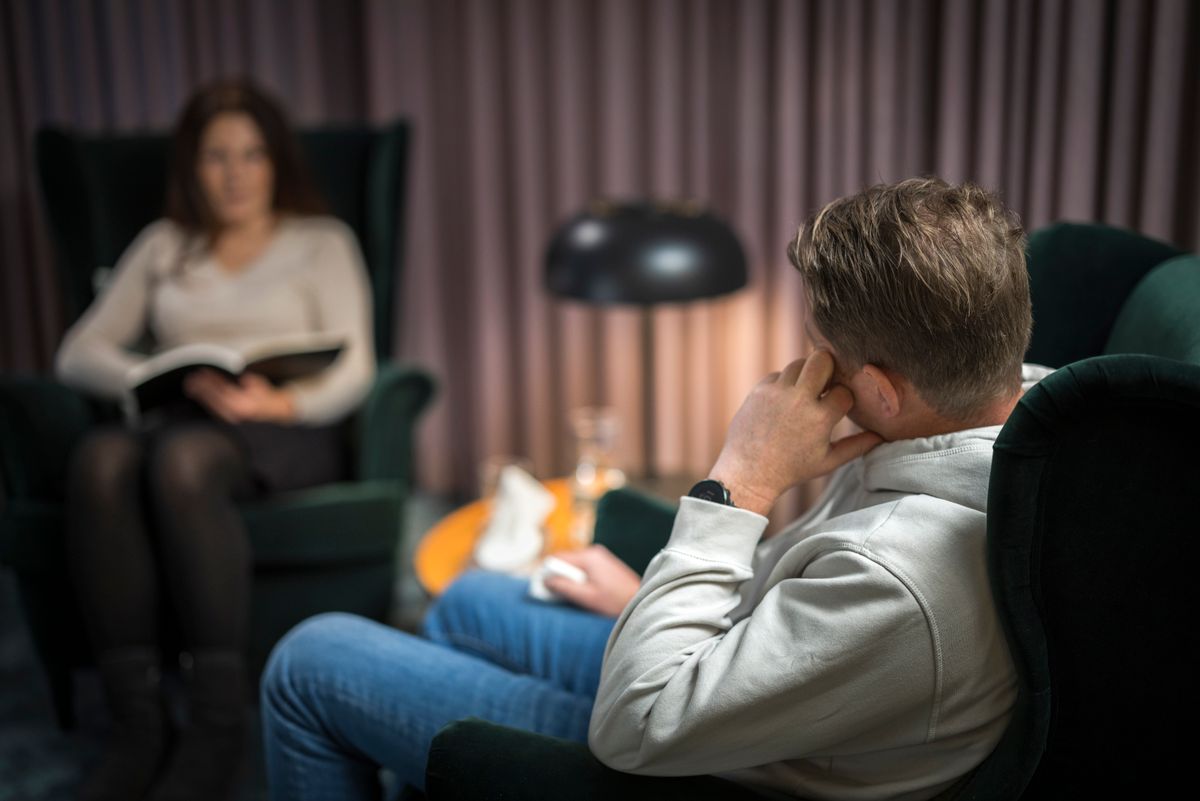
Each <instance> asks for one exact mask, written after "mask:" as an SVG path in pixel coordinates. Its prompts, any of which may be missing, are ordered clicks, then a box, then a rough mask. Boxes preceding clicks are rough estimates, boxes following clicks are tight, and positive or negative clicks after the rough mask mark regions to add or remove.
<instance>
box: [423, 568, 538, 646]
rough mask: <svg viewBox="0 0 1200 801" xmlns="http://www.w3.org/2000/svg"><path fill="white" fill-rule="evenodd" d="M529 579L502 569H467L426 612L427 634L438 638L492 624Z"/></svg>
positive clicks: (519, 593) (518, 595) (522, 590)
mask: <svg viewBox="0 0 1200 801" xmlns="http://www.w3.org/2000/svg"><path fill="white" fill-rule="evenodd" d="M526 586H527V585H526V582H525V581H523V580H522V579H516V578H513V577H512V576H506V575H503V574H500V573H490V572H487V571H484V570H472V571H470V572H467V573H464V574H463V575H462V576H460V577H459V578H458V579H457V580H456V581H455V582H454V583H453V584H451V585H450V586H449V587H447V588H446V591H445V592H444V593H442V595H441V596H440V597H439V598H438V599H437V601H435V602H434V604H433V605H432V606H431V607H430V609H429V612H428V613H427V614H426V615H425V620H424V623H423V629H424V634H425V636H426V637H428V638H429V639H432V640H434V641H438V640H440V639H442V638H443V636H444V635H446V634H450V633H459V634H470V633H472V632H476V631H479V630H481V629H485V628H488V627H490V625H491V624H490V623H489V621H491V620H494V618H495V616H496V615H497V613H500V614H503V612H500V610H503V609H504V608H505V607H507V606H508V605H509V604H512V603H517V602H519V601H520V600H521V599H522V598H523V597H524V596H525V592H526Z"/></svg>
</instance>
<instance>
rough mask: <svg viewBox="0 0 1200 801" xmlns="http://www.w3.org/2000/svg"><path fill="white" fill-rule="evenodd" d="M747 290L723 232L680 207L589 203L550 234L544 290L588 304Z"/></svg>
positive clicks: (738, 258)
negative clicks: (588, 205)
mask: <svg viewBox="0 0 1200 801" xmlns="http://www.w3.org/2000/svg"><path fill="white" fill-rule="evenodd" d="M745 285H746V256H745V254H744V253H743V251H742V246H741V244H740V243H739V242H738V239H737V236H735V235H734V233H733V231H732V230H730V228H729V226H727V225H726V224H725V223H723V222H722V221H721V220H719V219H717V218H716V217H714V216H713V215H711V214H709V213H707V212H705V211H702V210H699V209H695V208H693V207H690V206H686V205H662V204H651V203H621V204H596V205H594V206H593V207H592V208H590V209H589V210H588V211H586V212H584V213H583V214H580V215H578V216H577V217H574V218H572V219H571V220H569V221H568V222H567V223H566V224H564V225H563V226H562V227H561V228H559V229H558V231H556V232H555V234H554V238H553V239H552V240H551V241H550V246H549V248H548V250H547V251H546V288H547V289H548V290H549V291H550V292H551V293H553V294H555V295H559V296H562V297H568V298H576V299H578V300H584V301H588V302H590V303H637V304H646V305H649V304H653V303H665V302H669V301H683V300H695V299H697V298H711V297H714V296H716V295H723V294H725V293H727V292H733V291H735V290H738V289H741V288H742V287H744V286H745Z"/></svg>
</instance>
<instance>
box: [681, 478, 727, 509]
mask: <svg viewBox="0 0 1200 801" xmlns="http://www.w3.org/2000/svg"><path fill="white" fill-rule="evenodd" d="M688 496H689V497H692V498H699V499H700V500H702V501H712V502H713V503H723V504H728V503H729V493H728V492H727V491H726V490H725V487H724V486H723V485H722V484H721V482H719V481H713V480H712V479H705V480H704V481H701V482H700V483H699V484H697V485H696V486H694V487H692V491H691V492H689V493H688Z"/></svg>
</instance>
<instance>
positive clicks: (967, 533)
mask: <svg viewBox="0 0 1200 801" xmlns="http://www.w3.org/2000/svg"><path fill="white" fill-rule="evenodd" d="M986 529H987V520H986V516H985V515H984V514H983V513H982V512H980V511H978V510H976V509H971V508H969V507H966V506H961V505H959V504H956V503H953V502H951V501H947V500H945V499H942V498H936V497H933V496H930V495H915V494H913V495H908V494H898V496H897V497H893V498H891V499H889V500H886V501H884V502H881V503H877V504H874V505H872V506H865V507H862V508H859V509H855V510H853V511H850V512H846V513H844V514H840V515H837V516H836V517H831V518H829V519H828V520H826V521H824V522H823V523H821V524H820V525H819V526H816V527H814V528H813V529H811V530H810V531H809V532H808V533H807V534H806V536H804V537H803V538H802V539H801V540H799V541H798V542H797V543H796V544H795V545H793V546H792V547H791V548H790V549H789V553H788V554H787V556H786V557H785V559H788V557H790V560H794V561H795V562H796V563H797V567H799V568H801V569H803V567H802V566H803V565H804V564H807V563H809V562H811V561H812V560H814V559H816V558H818V557H819V556H820V555H823V554H828V553H830V552H832V551H839V550H841V551H849V552H853V553H855V554H858V555H859V556H860V557H861V558H864V559H870V560H872V561H876V562H879V563H881V564H884V565H886V566H887V567H888V568H889V569H890V570H893V571H896V572H898V573H900V572H902V573H904V574H905V575H908V576H912V577H913V578H914V580H919V581H921V583H925V580H930V581H936V580H938V579H937V577H938V576H939V575H940V574H942V573H943V572H944V571H946V570H957V569H959V568H961V567H963V566H964V565H965V564H966V563H971V564H974V563H975V562H977V561H978V560H979V559H980V558H981V557H982V555H983V546H984V537H985V533H986Z"/></svg>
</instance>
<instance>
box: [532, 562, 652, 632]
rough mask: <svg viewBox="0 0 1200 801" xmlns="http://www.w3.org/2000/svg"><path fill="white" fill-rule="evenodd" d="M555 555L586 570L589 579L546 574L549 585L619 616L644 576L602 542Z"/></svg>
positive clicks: (591, 607)
mask: <svg viewBox="0 0 1200 801" xmlns="http://www.w3.org/2000/svg"><path fill="white" fill-rule="evenodd" d="M555 556H557V557H558V558H559V559H561V560H563V561H564V562H567V563H568V564H572V565H575V567H577V568H579V569H580V570H582V571H583V572H584V573H586V574H587V581H586V582H584V583H582V584H578V583H576V582H574V581H571V580H570V579H565V578H563V577H562V576H547V577H546V588H547V589H549V590H551V591H553V592H556V593H558V594H559V595H561V596H562V597H563V598H566V599H567V600H568V601H570V602H571V603H573V604H575V605H576V606H582V607H583V608H584V609H587V610H590V611H592V612H598V613H600V614H602V615H608V616H609V617H616V616H617V615H619V614H621V611H622V610H623V609H624V608H625V607H626V606H628V605H629V602H630V601H632V600H633V596H634V595H636V594H637V591H638V588H639V587H641V586H642V577H641V576H639V575H638V574H637V573H635V572H633V570H632V569H631V568H630V567H629V566H628V565H627V564H625V563H624V562H622V561H621V560H620V559H618V558H617V557H615V556H613V554H612V551H610V550H608V549H607V548H605V547H604V546H603V545H590V546H588V547H587V548H584V549H583V550H582V551H571V552H567V553H558V554H555Z"/></svg>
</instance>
